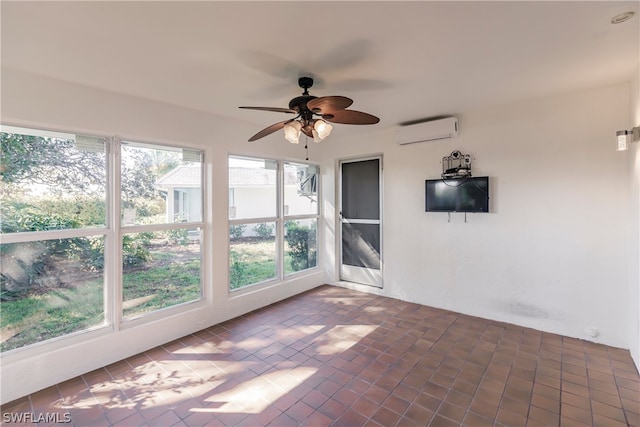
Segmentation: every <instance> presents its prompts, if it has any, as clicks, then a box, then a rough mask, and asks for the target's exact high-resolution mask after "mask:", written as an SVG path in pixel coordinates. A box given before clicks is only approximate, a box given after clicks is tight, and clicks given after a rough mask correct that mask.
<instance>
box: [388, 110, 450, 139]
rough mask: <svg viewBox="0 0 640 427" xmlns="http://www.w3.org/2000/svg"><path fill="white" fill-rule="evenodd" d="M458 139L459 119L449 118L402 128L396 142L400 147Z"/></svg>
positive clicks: (397, 134) (398, 132) (399, 129)
mask: <svg viewBox="0 0 640 427" xmlns="http://www.w3.org/2000/svg"><path fill="white" fill-rule="evenodd" d="M457 137H458V119H457V118H455V117H447V118H444V119H438V120H431V121H428V122H422V123H416V124H414V125H407V126H400V127H399V128H398V131H397V133H396V142H397V143H398V144H400V145H407V144H415V143H417V142H428V141H439V140H443V139H452V138H457Z"/></svg>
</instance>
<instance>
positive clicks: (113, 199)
mask: <svg viewBox="0 0 640 427" xmlns="http://www.w3.org/2000/svg"><path fill="white" fill-rule="evenodd" d="M0 131H3V132H13V133H20V132H24V133H25V134H28V135H36V136H44V137H58V138H69V137H74V136H76V135H77V134H78V135H81V136H89V137H91V138H101V139H103V140H104V142H105V155H106V171H105V173H106V189H105V191H106V195H105V204H106V215H105V225H104V227H91V228H77V229H66V230H49V231H26V232H16V233H7V234H0V244H10V243H27V242H35V241H43V240H51V239H70V238H75V237H93V236H96V237H97V236H100V237H102V238H103V239H104V269H103V283H104V285H103V292H104V298H103V304H104V319H103V323H102V324H99V325H95V326H92V327H89V328H87V329H83V330H79V331H76V332H72V333H69V334H65V335H60V336H57V337H52V338H49V339H46V340H42V341H39V342H35V343H32V344H29V345H25V346H22V347H18V348H15V349H12V350H8V351H5V352H2V353H0V357H1V358H2V359H3V360H6V361H7V362H8V361H10V360H17V359H18V358H21V357H24V355H25V354H26V355H29V354H36V353H41V352H42V351H55V350H58V349H63V348H66V347H68V346H70V345H74V344H79V343H82V342H86V341H87V340H88V339H95V338H96V337H100V336H105V335H108V334H112V333H115V332H118V331H119V330H122V329H128V328H131V327H134V326H137V325H140V324H145V323H151V322H153V321H155V320H158V319H163V318H166V317H169V316H173V315H176V314H178V313H183V312H187V311H189V310H191V309H193V308H198V307H202V306H204V305H205V304H206V302H207V299H210V298H211V296H210V291H208V290H207V289H205V286H204V284H205V283H206V275H207V274H208V273H207V271H208V270H207V268H206V266H205V263H204V262H203V260H204V259H206V257H207V254H206V250H207V247H208V237H207V236H208V231H207V230H208V227H207V225H206V222H205V218H208V209H209V208H208V207H207V203H206V201H207V197H206V194H208V191H207V187H206V182H207V180H206V177H205V171H206V167H205V165H206V163H205V160H206V159H205V157H204V156H205V153H204V150H202V149H201V148H194V147H188V146H185V145H176V144H173V145H169V144H157V143H149V142H145V141H140V140H137V139H135V140H134V139H128V138H125V139H124V141H126V142H132V143H134V144H141V145H143V146H144V147H146V148H157V149H165V150H166V149H174V150H183V152H184V150H192V152H199V153H201V166H202V172H201V177H200V179H201V182H200V188H201V198H202V201H201V209H202V212H201V218H200V221H197V222H185V223H166V224H152V225H128V226H125V225H123V224H122V218H121V213H120V207H121V197H122V195H121V185H120V184H121V147H122V141H123V138H120V137H116V136H106V135H93V134H87V133H84V132H79V133H77V134H76V133H74V132H73V131H68V130H48V129H47V128H46V127H39V126H35V127H25V126H11V125H5V124H2V125H1V128H0ZM192 154H193V153H192ZM184 228H190V229H191V228H199V229H200V260H201V263H200V298H199V299H197V300H193V301H188V302H185V303H181V304H176V305H173V306H169V307H165V308H162V309H158V310H155V311H151V312H148V313H142V314H139V315H136V316H135V317H130V318H126V319H124V318H123V310H122V306H123V301H122V294H123V292H122V283H123V276H122V237H123V235H124V234H129V233H137V232H142V231H164V230H172V229H184ZM43 349H46V350H43Z"/></svg>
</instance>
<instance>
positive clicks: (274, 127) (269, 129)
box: [249, 120, 291, 142]
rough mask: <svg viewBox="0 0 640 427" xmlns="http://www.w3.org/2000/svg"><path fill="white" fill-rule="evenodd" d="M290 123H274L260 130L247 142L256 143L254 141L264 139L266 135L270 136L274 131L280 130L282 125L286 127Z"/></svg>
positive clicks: (286, 121)
mask: <svg viewBox="0 0 640 427" xmlns="http://www.w3.org/2000/svg"><path fill="white" fill-rule="evenodd" d="M290 121H291V120H285V121H283V122H278V123H274V124H272V125H271V126H269V127H266V128H264V129H262V130H261V131H260V132H258V133H256V134H255V135H253V136H252V137H251V138H249V142H253V141H256V140H258V139H260V138H264V137H265V136H267V135H271V134H272V133H274V132H275V131H277V130H280V129H282V128H283V127H284V125H286V124H287V123H289V122H290Z"/></svg>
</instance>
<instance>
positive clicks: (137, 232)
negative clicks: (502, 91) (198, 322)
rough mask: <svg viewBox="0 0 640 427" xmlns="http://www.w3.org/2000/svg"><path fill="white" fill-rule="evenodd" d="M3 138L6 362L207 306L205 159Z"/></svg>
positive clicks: (102, 142)
mask: <svg viewBox="0 0 640 427" xmlns="http://www.w3.org/2000/svg"><path fill="white" fill-rule="evenodd" d="M0 138H1V141H0V142H1V152H0V162H1V163H0V293H1V294H0V296H1V298H0V310H2V316H1V317H0V320H1V322H0V332H1V339H0V350H1V351H2V352H5V351H9V350H14V349H19V348H22V347H26V346H29V345H32V344H37V343H40V342H45V341H49V340H52V339H55V338H60V337H63V336H67V335H69V334H73V333H78V332H82V331H88V330H92V329H97V328H100V327H103V326H105V325H110V324H114V323H116V322H119V321H120V319H121V318H124V319H131V318H134V317H140V316H141V315H143V314H145V313H149V312H153V311H157V310H160V309H165V308H168V307H173V306H176V305H179V304H182V303H187V302H190V301H195V300H199V299H201V297H202V284H201V283H202V280H201V276H202V274H201V243H200V242H201V234H202V233H201V231H202V230H203V227H204V223H203V211H202V209H203V192H202V164H203V163H202V153H201V152H200V151H198V150H189V149H182V148H177V147H166V146H156V145H150V144H141V143H134V142H127V141H122V142H120V141H117V140H112V139H111V138H106V137H94V136H86V135H74V134H68V133H60V132H49V131H43V130H35V129H24V128H16V127H10V126H2V129H1V132H0ZM111 166H113V167H111ZM109 171H113V173H110V172H109ZM116 183H119V184H120V187H119V188H117V187H116V186H115V184H116ZM118 211H119V212H120V217H119V218H118V216H117V215H116V217H115V218H113V217H112V216H111V215H109V213H110V212H118ZM115 254H119V256H118V257H116V256H114V255H115ZM120 271H122V275H121V276H118V274H116V273H117V272H120ZM107 272H108V273H109V274H106V273H107ZM107 278H108V281H107ZM118 295H122V299H121V300H119V299H117V296H118ZM111 307H115V308H116V309H115V310H113V309H111Z"/></svg>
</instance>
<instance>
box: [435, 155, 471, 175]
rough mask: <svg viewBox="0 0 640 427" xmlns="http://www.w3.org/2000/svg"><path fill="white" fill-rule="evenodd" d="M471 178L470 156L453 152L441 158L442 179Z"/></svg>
mask: <svg viewBox="0 0 640 427" xmlns="http://www.w3.org/2000/svg"><path fill="white" fill-rule="evenodd" d="M470 176H471V156H470V155H469V154H462V153H461V152H460V151H458V150H454V151H452V152H451V154H449V155H448V156H445V157H443V158H442V179H445V178H449V179H452V178H468V177H470Z"/></svg>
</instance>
